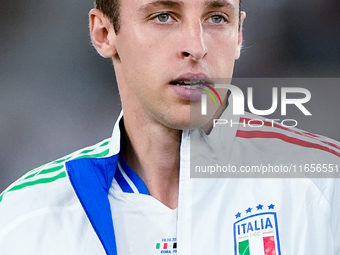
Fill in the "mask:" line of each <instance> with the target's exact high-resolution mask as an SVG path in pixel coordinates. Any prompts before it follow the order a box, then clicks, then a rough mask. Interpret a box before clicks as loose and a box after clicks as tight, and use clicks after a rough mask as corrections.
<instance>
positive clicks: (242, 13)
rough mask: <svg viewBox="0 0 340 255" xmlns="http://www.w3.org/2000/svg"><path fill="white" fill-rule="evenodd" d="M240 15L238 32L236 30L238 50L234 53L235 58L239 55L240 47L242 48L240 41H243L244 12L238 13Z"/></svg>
mask: <svg viewBox="0 0 340 255" xmlns="http://www.w3.org/2000/svg"><path fill="white" fill-rule="evenodd" d="M240 15H241V17H240V29H239V32H238V42H237V44H238V50H237V53H236V57H235V59H238V58H239V57H240V55H241V49H242V43H243V32H242V30H243V28H242V27H243V21H244V19H245V18H246V13H245V12H241V13H240Z"/></svg>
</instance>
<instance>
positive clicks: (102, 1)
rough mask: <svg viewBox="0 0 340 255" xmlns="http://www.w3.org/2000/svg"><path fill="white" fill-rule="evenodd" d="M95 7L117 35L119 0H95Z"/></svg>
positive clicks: (118, 28)
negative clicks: (107, 19)
mask: <svg viewBox="0 0 340 255" xmlns="http://www.w3.org/2000/svg"><path fill="white" fill-rule="evenodd" d="M241 4H242V0H240V2H239V12H240V14H239V16H240V22H239V23H240V25H239V27H240V26H241ZM95 7H96V8H97V9H98V10H100V11H101V12H102V13H104V14H105V15H106V16H107V17H108V18H109V20H110V21H111V23H112V25H113V28H114V30H115V32H116V34H117V33H118V32H119V30H120V20H119V11H120V2H119V0H96V3H95Z"/></svg>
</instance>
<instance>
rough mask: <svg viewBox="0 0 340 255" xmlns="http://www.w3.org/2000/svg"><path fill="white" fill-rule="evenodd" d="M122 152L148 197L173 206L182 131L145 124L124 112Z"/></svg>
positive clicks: (175, 201) (174, 204) (143, 121)
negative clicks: (140, 180) (139, 179)
mask: <svg viewBox="0 0 340 255" xmlns="http://www.w3.org/2000/svg"><path fill="white" fill-rule="evenodd" d="M124 126H125V132H123V133H122V145H123V147H122V150H123V155H124V158H125V160H126V161H127V163H128V164H129V165H130V167H131V168H132V169H133V170H134V171H135V172H136V173H137V174H138V175H139V176H140V177H141V178H142V180H143V181H144V183H145V185H146V186H147V188H148V190H149V193H150V195H151V196H153V197H154V198H156V199H157V200H159V201H160V202H162V203H163V204H164V205H166V206H168V207H169V208H171V209H174V208H177V201H178V189H179V164H180V144H181V135H182V131H180V130H174V129H170V128H167V127H165V126H164V125H161V124H157V123H150V122H149V123H146V122H145V120H142V121H140V119H139V118H134V117H133V116H130V115H129V113H125V112H124Z"/></svg>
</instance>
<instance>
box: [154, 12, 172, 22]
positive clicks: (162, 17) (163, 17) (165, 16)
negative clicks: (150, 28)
mask: <svg viewBox="0 0 340 255" xmlns="http://www.w3.org/2000/svg"><path fill="white" fill-rule="evenodd" d="M156 18H157V20H158V21H159V22H161V23H165V22H167V21H168V20H169V19H170V15H169V14H167V13H161V14H159V15H157V16H156Z"/></svg>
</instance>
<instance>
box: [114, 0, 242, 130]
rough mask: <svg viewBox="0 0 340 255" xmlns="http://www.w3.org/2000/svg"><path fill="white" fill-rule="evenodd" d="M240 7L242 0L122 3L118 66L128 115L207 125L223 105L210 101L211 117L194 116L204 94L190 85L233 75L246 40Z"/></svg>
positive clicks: (181, 125) (125, 0)
mask: <svg viewBox="0 0 340 255" xmlns="http://www.w3.org/2000/svg"><path fill="white" fill-rule="evenodd" d="M238 5H239V2H238V0H229V1H226V0H217V1H213V0H182V1H178V0H164V1H163V0H162V1H157V0H121V8H120V20H121V30H120V31H119V33H118V35H117V36H116V39H115V47H116V50H117V56H116V57H115V58H114V66H115V70H116V75H117V80H118V84H119V89H120V94H121V97H122V103H123V109H124V111H125V109H128V108H129V109H130V110H131V111H137V112H138V113H139V114H140V116H141V117H142V118H145V119H146V120H149V121H151V122H157V123H161V124H163V125H165V126H167V127H170V128H174V129H186V128H189V127H193V126H195V127H197V126H203V125H204V124H206V123H207V122H208V121H209V119H210V118H211V117H212V114H213V113H214V112H215V111H216V110H217V107H218V106H214V104H211V102H210V103H209V102H208V115H207V116H197V118H192V117H191V118H190V111H192V110H193V109H200V107H201V101H200V99H201V94H202V90H201V89H199V88H197V86H190V84H185V83H188V82H189V81H190V80H191V79H199V80H204V82H207V81H206V80H207V79H209V78H231V77H232V74H233V68H234V61H235V59H237V58H238V57H239V52H240V46H241V42H242V34H241V32H239V9H238ZM195 87H196V89H195ZM220 93H221V94H222V93H224V94H225V91H224V92H220ZM224 94H223V95H221V97H222V98H223V97H224ZM199 111H200V110H198V112H199ZM209 116H210V117H209Z"/></svg>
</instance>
